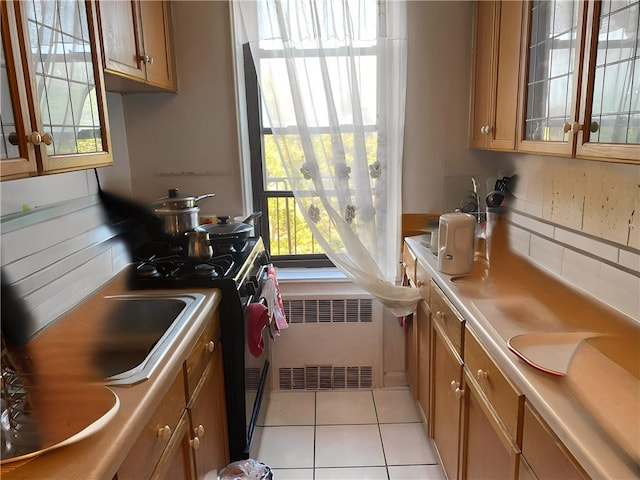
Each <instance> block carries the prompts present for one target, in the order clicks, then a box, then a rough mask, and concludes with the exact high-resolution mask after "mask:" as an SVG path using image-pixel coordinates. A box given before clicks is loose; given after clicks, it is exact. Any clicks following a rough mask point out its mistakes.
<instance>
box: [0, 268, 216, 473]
mask: <svg viewBox="0 0 640 480" xmlns="http://www.w3.org/2000/svg"><path fill="white" fill-rule="evenodd" d="M148 292H150V291H144V290H136V291H131V290H128V289H127V287H126V284H125V275H124V273H121V274H120V275H118V276H116V277H114V279H112V280H111V281H110V282H109V283H107V284H106V285H105V286H103V287H102V288H101V289H99V290H98V291H96V292H94V293H93V294H92V295H90V296H89V297H87V298H86V299H85V300H84V301H83V302H82V303H80V304H79V305H78V306H76V307H75V308H74V309H72V310H71V311H69V312H68V313H67V314H65V315H63V316H62V317H60V318H59V319H57V320H56V321H54V322H53V323H52V324H51V325H50V326H48V327H47V328H45V329H44V330H43V331H42V332H40V333H39V334H38V335H37V336H36V337H35V338H34V339H33V340H32V341H31V342H30V345H29V347H30V349H31V352H33V358H34V361H35V362H38V363H39V364H41V365H43V368H45V369H46V370H47V373H48V374H50V375H56V378H57V379H59V380H60V381H61V382H63V381H65V379H66V380H68V379H70V378H72V379H73V385H75V386H74V387H71V390H70V391H66V393H63V394H61V395H60V397H57V398H56V399H53V400H52V399H50V400H49V401H48V404H49V403H50V404H51V405H52V414H51V416H50V417H49V419H50V420H51V421H52V422H54V423H55V421H56V414H55V411H59V408H64V407H60V405H56V402H63V401H65V399H64V397H69V396H75V397H82V400H86V398H87V397H86V393H87V392H89V391H90V390H91V387H93V388H96V387H95V385H93V386H91V385H88V384H89V383H90V382H94V381H95V380H96V378H95V377H96V374H95V372H93V371H92V370H91V368H90V367H89V366H88V365H89V362H87V361H86V360H87V355H88V354H89V349H90V345H91V342H92V339H95V338H98V336H99V325H100V321H99V317H100V315H101V314H102V313H103V312H104V311H105V305H104V304H105V299H104V297H105V296H108V295H122V294H132V293H133V294H143V295H144V294H145V293H148ZM152 293H154V294H156V293H157V294H169V295H171V294H173V295H185V294H189V293H200V294H203V295H204V300H203V301H202V303H201V304H200V305H199V306H198V308H197V310H195V311H194V312H193V315H191V317H190V319H189V320H188V324H187V325H185V329H184V330H183V331H182V334H181V335H179V336H178V337H177V338H175V339H174V340H173V344H172V346H171V348H170V349H169V350H168V353H167V354H166V355H165V356H164V358H163V359H162V360H160V364H159V366H158V368H157V369H156V370H155V372H154V373H153V374H152V376H151V377H150V378H149V379H148V380H146V381H143V382H141V383H139V384H137V385H133V386H112V387H109V388H110V389H111V390H112V391H113V392H114V393H115V394H116V396H117V397H118V399H119V401H120V406H119V409H118V411H117V413H116V415H115V416H114V417H113V418H112V419H111V420H109V421H108V423H107V424H106V425H105V426H104V427H103V428H101V429H100V430H99V431H97V432H96V433H93V434H92V435H90V436H89V437H87V438H85V439H82V440H80V441H78V442H76V443H72V444H70V445H67V446H63V447H60V448H57V449H54V450H51V451H49V452H46V453H44V454H42V455H40V456H38V457H35V458H33V459H30V460H26V461H25V462H23V463H19V462H16V463H8V464H5V465H3V466H2V478H3V479H6V480H13V479H30V480H34V479H44V478H47V479H49V478H59V479H64V480H73V479H78V480H80V479H83V480H86V479H105V480H111V479H112V478H113V477H114V475H115V474H116V471H117V469H118V467H119V466H120V464H121V463H122V461H123V460H124V458H125V456H126V455H127V453H128V451H129V449H130V448H131V446H132V445H133V443H134V442H135V441H136V439H137V437H138V435H139V433H140V431H141V428H142V427H143V426H144V425H145V424H146V423H147V421H148V420H149V418H150V416H151V414H152V413H153V411H154V410H155V408H156V407H157V405H158V403H159V402H160V400H161V398H162V396H163V395H164V393H166V391H167V390H168V388H169V386H170V385H171V383H172V382H173V380H174V379H175V377H176V375H177V374H178V371H179V370H180V369H181V368H182V363H183V361H184V359H185V358H186V356H187V355H188V353H189V352H190V350H191V348H192V347H193V345H194V344H195V342H196V340H197V338H198V337H199V335H200V334H201V332H202V331H203V329H204V326H205V322H206V321H207V320H208V319H209V318H210V316H211V314H212V313H213V312H214V311H215V310H216V309H217V307H218V305H219V303H220V300H221V293H220V291H219V290H217V289H196V288H193V289H181V290H153V291H152ZM43 360H46V362H45V361H43ZM89 398H90V397H89ZM75 400H78V399H77V398H76V399H75ZM82 400H81V401H79V402H78V405H82V404H83V403H84V402H83V401H82Z"/></svg>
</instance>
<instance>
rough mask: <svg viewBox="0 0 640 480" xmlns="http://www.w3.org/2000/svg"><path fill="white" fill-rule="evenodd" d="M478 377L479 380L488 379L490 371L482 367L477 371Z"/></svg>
mask: <svg viewBox="0 0 640 480" xmlns="http://www.w3.org/2000/svg"><path fill="white" fill-rule="evenodd" d="M476 378H477V379H478V380H486V379H487V378H489V372H487V371H485V370H482V369H480V370H478V371H477V372H476Z"/></svg>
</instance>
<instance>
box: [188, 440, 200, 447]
mask: <svg viewBox="0 0 640 480" xmlns="http://www.w3.org/2000/svg"><path fill="white" fill-rule="evenodd" d="M189 445H191V448H193V449H194V450H198V449H199V448H200V439H199V438H198V437H193V438H192V439H191V440H189Z"/></svg>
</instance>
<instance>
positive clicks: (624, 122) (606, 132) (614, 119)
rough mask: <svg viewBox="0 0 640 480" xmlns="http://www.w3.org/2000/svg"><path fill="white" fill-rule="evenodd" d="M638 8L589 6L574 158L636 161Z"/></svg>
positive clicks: (639, 154) (639, 140)
mask: <svg viewBox="0 0 640 480" xmlns="http://www.w3.org/2000/svg"><path fill="white" fill-rule="evenodd" d="M639 7H640V1H611V0H603V1H602V2H596V3H594V4H593V6H591V9H590V11H589V18H590V19H591V22H590V24H589V27H590V28H589V34H590V37H589V38H588V39H587V40H588V45H587V51H586V52H585V62H586V65H588V66H589V68H588V75H585V76H584V80H583V84H584V85H583V97H584V100H585V102H584V106H583V108H582V109H581V114H580V123H579V124H578V125H577V127H576V128H577V129H578V130H579V131H580V136H579V138H578V146H577V152H576V154H577V155H578V156H581V155H584V156H598V157H602V158H616V159H620V160H636V161H637V160H640V41H639V40H638V26H639V12H638V10H639Z"/></svg>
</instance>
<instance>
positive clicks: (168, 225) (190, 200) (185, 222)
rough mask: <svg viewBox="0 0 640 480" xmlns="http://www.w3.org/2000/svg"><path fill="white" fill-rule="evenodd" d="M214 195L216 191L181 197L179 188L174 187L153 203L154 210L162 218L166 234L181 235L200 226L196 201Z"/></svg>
mask: <svg viewBox="0 0 640 480" xmlns="http://www.w3.org/2000/svg"><path fill="white" fill-rule="evenodd" d="M214 195H215V193H207V194H206V195H200V196H198V197H179V196H178V189H177V188H173V189H171V190H169V194H168V196H166V197H163V198H160V199H159V200H156V201H155V202H154V203H153V211H154V213H155V214H156V215H157V216H158V217H160V218H161V219H162V222H163V232H164V233H165V234H166V235H168V236H170V237H173V238H176V237H180V236H181V235H183V234H185V233H186V232H189V231H192V230H194V229H195V228H196V227H197V226H198V223H199V221H198V213H199V212H200V207H198V206H196V202H198V201H199V200H202V199H203V198H209V197H213V196H214Z"/></svg>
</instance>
